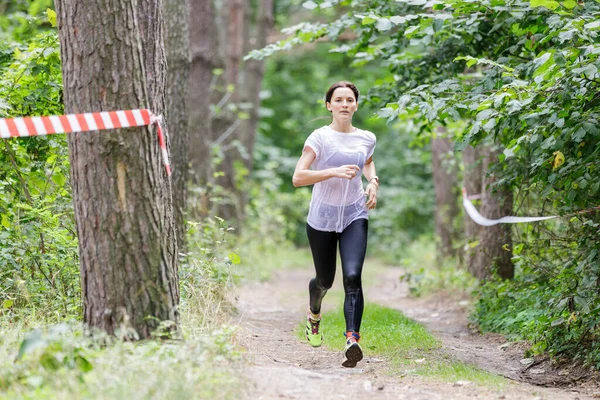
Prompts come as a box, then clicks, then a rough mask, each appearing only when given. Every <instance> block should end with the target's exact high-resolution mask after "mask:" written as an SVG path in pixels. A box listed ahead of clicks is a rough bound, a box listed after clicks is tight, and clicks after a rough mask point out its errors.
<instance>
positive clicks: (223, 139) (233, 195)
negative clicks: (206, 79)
mask: <svg viewBox="0 0 600 400" xmlns="http://www.w3.org/2000/svg"><path fill="white" fill-rule="evenodd" d="M220 4H221V8H220V9H219V16H218V19H219V21H220V22H221V23H220V24H219V25H218V31H219V40H220V41H221V42H220V46H219V47H221V48H222V49H224V55H223V59H224V60H225V73H224V75H223V79H220V82H219V84H218V85H217V93H218V94H219V97H220V99H219V103H218V104H219V105H220V107H217V110H216V115H215V118H214V119H213V135H214V137H215V140H214V142H213V145H217V146H219V149H220V152H221V160H220V164H219V165H218V166H217V170H218V172H219V173H220V174H219V177H218V179H217V180H216V183H217V184H218V185H219V190H220V193H219V194H220V196H218V197H220V200H219V203H218V204H217V207H216V208H217V211H216V213H217V214H218V215H219V216H220V217H222V218H224V219H226V220H228V221H230V222H232V223H235V222H236V221H237V222H239V220H241V219H242V217H243V205H242V194H241V188H240V184H241V179H240V176H239V175H240V172H241V167H243V166H244V163H243V162H240V159H243V158H244V156H245V154H246V152H245V151H244V150H243V149H240V139H239V136H240V135H239V132H240V125H241V123H242V121H241V119H240V115H239V109H238V108H239V102H240V91H241V83H240V68H241V61H242V56H243V49H244V32H245V31H246V29H245V26H244V24H245V23H246V22H247V21H246V19H245V18H244V13H245V9H246V7H247V6H248V5H247V4H246V2H245V1H243V0H224V1H223V2H221V3H220ZM236 227H237V228H238V229H239V227H240V226H239V224H236Z"/></svg>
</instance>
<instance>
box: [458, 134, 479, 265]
mask: <svg viewBox="0 0 600 400" xmlns="http://www.w3.org/2000/svg"><path fill="white" fill-rule="evenodd" d="M479 153H480V152H479V149H476V148H474V147H473V146H467V147H465V149H464V150H463V152H462V156H463V157H462V159H463V167H464V171H463V187H464V188H465V190H466V191H467V194H468V195H475V194H477V195H480V194H481V192H482V191H483V187H482V185H483V169H482V164H481V163H482V160H481V156H480V154H479ZM463 222H464V229H465V251H464V259H465V265H466V266H467V270H468V271H469V272H471V273H474V271H475V270H476V268H475V266H474V261H475V257H474V248H475V246H477V240H478V237H479V230H480V229H481V228H482V227H481V226H479V225H477V224H476V223H475V222H474V221H473V220H472V219H471V217H469V215H468V214H467V213H464V218H463Z"/></svg>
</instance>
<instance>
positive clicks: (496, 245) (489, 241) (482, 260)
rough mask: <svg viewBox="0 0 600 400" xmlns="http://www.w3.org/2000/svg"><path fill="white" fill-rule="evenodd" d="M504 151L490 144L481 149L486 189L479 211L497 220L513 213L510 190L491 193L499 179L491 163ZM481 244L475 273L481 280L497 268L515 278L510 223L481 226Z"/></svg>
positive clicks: (504, 274) (476, 255) (474, 264)
mask: <svg viewBox="0 0 600 400" xmlns="http://www.w3.org/2000/svg"><path fill="white" fill-rule="evenodd" d="M500 154H501V151H500V150H498V149H492V148H489V147H483V148H482V149H481V155H482V169H483V171H484V172H485V175H484V176H483V184H482V187H483V188H484V190H483V193H482V194H481V210H480V213H481V215H483V216H484V217H486V218H490V219H498V218H501V217H503V216H505V215H510V214H511V213H512V207H513V194H512V191H511V190H510V189H500V190H497V191H495V192H494V193H492V191H491V187H490V186H491V185H492V184H493V183H494V182H495V181H496V176H495V174H493V173H491V172H490V166H491V165H493V164H495V163H496V162H497V161H498V156H499V155H500ZM478 231H479V244H478V246H477V247H475V255H474V260H473V266H472V271H471V272H472V274H473V275H474V276H475V277H477V278H479V279H482V280H484V279H487V278H489V277H490V276H491V275H492V273H493V272H494V271H495V272H497V273H498V275H499V276H500V277H501V278H503V279H512V278H513V277H514V266H513V264H512V261H511V258H512V239H511V235H510V233H511V232H510V225H508V224H498V225H495V226H489V227H480V228H479V230H478Z"/></svg>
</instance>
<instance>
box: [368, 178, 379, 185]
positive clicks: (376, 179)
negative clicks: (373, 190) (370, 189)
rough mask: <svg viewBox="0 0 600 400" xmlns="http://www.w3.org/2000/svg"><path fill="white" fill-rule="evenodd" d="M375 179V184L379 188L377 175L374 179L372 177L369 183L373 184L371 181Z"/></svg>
mask: <svg viewBox="0 0 600 400" xmlns="http://www.w3.org/2000/svg"><path fill="white" fill-rule="evenodd" d="M373 179H375V184H377V186H379V177H378V176H377V175H375V176H374V177H372V178H371V179H369V183H371V181H372V180H373Z"/></svg>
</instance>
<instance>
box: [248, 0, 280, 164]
mask: <svg viewBox="0 0 600 400" xmlns="http://www.w3.org/2000/svg"><path fill="white" fill-rule="evenodd" d="M257 7H258V9H257V13H256V20H255V21H254V24H251V23H250V22H251V21H252V20H251V14H250V12H249V10H248V12H247V13H246V19H247V21H248V22H247V23H246V24H245V25H247V26H248V27H250V26H251V25H253V26H254V29H253V34H252V35H248V36H250V38H249V39H248V40H246V42H245V43H246V46H245V48H244V54H247V53H249V52H250V51H251V50H254V49H262V48H263V47H265V46H266V45H267V35H268V33H269V31H270V30H271V28H272V26H273V0H258V4H257ZM264 74H265V63H264V61H263V60H253V59H252V60H248V61H246V63H245V64H244V80H243V85H244V88H243V94H242V96H243V97H242V103H245V104H248V111H249V118H248V119H247V120H246V121H244V124H243V125H242V126H241V129H240V133H241V135H242V136H241V139H240V141H241V142H242V145H243V146H244V147H245V148H246V151H247V153H248V157H247V158H246V159H245V160H244V161H245V164H246V168H247V169H248V171H252V160H253V158H252V154H253V152H254V142H255V140H256V130H257V127H258V121H259V114H258V111H259V109H260V90H261V88H262V81H263V76H264Z"/></svg>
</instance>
